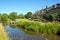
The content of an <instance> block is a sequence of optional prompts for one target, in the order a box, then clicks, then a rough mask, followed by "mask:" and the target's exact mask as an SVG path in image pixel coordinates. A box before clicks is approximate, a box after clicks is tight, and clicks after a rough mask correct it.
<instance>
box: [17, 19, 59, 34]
mask: <svg viewBox="0 0 60 40" xmlns="http://www.w3.org/2000/svg"><path fill="white" fill-rule="evenodd" d="M17 25H18V26H19V27H21V28H24V29H26V30H29V31H33V32H40V33H46V34H56V33H57V32H58V31H59V30H60V23H51V22H47V23H45V22H34V21H29V20H26V21H25V20H23V21H22V20H20V21H19V22H18V24H17Z"/></svg>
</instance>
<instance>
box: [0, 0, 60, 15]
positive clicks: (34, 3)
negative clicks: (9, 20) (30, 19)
mask: <svg viewBox="0 0 60 40" xmlns="http://www.w3.org/2000/svg"><path fill="white" fill-rule="evenodd" d="M56 3H60V0H0V13H7V14H9V13H10V12H17V13H18V14H19V13H23V14H26V13H27V12H29V11H31V12H32V13H34V12H35V11H36V10H41V9H42V8H45V6H46V5H47V6H52V5H53V4H56Z"/></svg>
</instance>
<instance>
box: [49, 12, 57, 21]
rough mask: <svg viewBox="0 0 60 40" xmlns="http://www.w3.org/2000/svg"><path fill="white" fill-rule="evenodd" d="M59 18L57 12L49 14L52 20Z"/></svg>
mask: <svg viewBox="0 0 60 40" xmlns="http://www.w3.org/2000/svg"><path fill="white" fill-rule="evenodd" d="M56 19H57V13H52V14H50V15H49V20H50V21H55V20H56Z"/></svg>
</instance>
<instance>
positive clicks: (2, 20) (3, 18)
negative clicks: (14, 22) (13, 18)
mask: <svg viewBox="0 0 60 40" xmlns="http://www.w3.org/2000/svg"><path fill="white" fill-rule="evenodd" d="M7 20H8V15H7V14H6V13H4V14H2V15H1V22H3V23H7Z"/></svg>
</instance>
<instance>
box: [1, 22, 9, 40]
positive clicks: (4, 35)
mask: <svg viewBox="0 0 60 40" xmlns="http://www.w3.org/2000/svg"><path fill="white" fill-rule="evenodd" d="M0 40H9V38H8V35H7V32H6V30H5V29H4V27H3V25H2V24H1V23H0Z"/></svg>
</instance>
